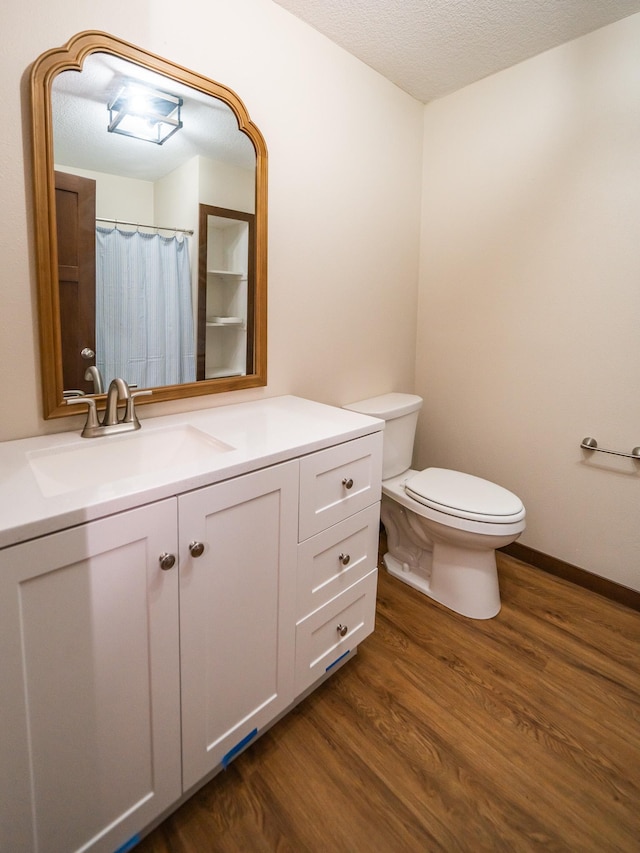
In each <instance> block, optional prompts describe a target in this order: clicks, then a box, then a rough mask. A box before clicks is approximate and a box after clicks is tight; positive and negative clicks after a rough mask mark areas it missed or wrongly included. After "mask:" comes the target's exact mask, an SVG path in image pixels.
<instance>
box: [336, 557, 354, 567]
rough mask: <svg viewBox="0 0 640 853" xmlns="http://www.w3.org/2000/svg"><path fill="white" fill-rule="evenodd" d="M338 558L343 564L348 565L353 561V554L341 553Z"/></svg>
mask: <svg viewBox="0 0 640 853" xmlns="http://www.w3.org/2000/svg"><path fill="white" fill-rule="evenodd" d="M338 559H339V560H340V562H341V563H342V565H343V566H348V565H349V563H350V562H351V555H350V554H340V556H339V557H338Z"/></svg>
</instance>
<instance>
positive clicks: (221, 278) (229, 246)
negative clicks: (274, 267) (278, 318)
mask: <svg viewBox="0 0 640 853" xmlns="http://www.w3.org/2000/svg"><path fill="white" fill-rule="evenodd" d="M200 209H201V215H200V221H201V223H202V224H203V225H204V223H205V222H206V227H204V228H201V237H200V252H201V262H200V281H199V287H198V298H199V300H200V301H201V304H200V305H199V329H198V332H199V334H198V339H199V340H198V353H199V357H198V379H216V378H220V377H226V376H245V375H246V374H247V373H250V372H252V370H253V365H252V360H253V354H252V344H251V342H252V340H253V334H252V328H251V326H252V323H253V277H254V274H253V258H252V254H251V246H252V240H251V232H252V229H253V220H254V216H253V214H249V213H243V212H241V211H235V210H228V209H225V208H217V207H212V206H209V205H201V206H200Z"/></svg>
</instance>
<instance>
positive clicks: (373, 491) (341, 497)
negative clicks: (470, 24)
mask: <svg viewBox="0 0 640 853" xmlns="http://www.w3.org/2000/svg"><path fill="white" fill-rule="evenodd" d="M381 483H382V432H376V433H373V434H372V435H366V436H364V437H363V438H357V439H354V440H353V441H347V442H345V443H344V444H339V445H337V446H336V447H330V448H328V449H327V450H320V451H318V453H312V454H310V455H309V456H305V457H304V458H303V459H301V460H300V516H299V528H298V529H299V536H298V538H299V541H300V542H303V541H304V540H305V539H308V538H309V537H310V536H314V535H315V534H316V533H320V531H321V530H324V529H325V528H326V527H331V525H333V524H337V523H338V522H339V521H342V520H343V519H345V518H347V517H348V516H350V515H353V514H354V513H356V512H359V511H360V510H361V509H364V508H365V507H367V506H370V505H371V504H373V503H376V502H377V501H379V500H380V492H381Z"/></svg>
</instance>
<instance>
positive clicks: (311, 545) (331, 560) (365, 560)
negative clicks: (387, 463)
mask: <svg viewBox="0 0 640 853" xmlns="http://www.w3.org/2000/svg"><path fill="white" fill-rule="evenodd" d="M379 529H380V504H379V503H375V504H373V505H372V506H369V507H367V508H366V509H363V510H362V511H361V512H358V513H356V514H355V515H352V516H350V517H349V518H347V519H345V521H341V522H340V523H339V524H334V526H333V527H330V528H329V529H328V530H323V531H322V533H318V534H316V535H315V536H312V537H311V538H310V539H306V540H305V541H304V542H302V543H301V544H300V545H298V584H297V601H296V617H297V618H298V619H302V618H303V617H304V616H306V615H307V614H309V613H311V612H312V611H313V610H317V609H318V608H319V607H322V606H323V605H324V604H326V603H327V602H328V601H330V600H331V599H332V598H335V597H336V596H337V595H340V593H342V592H344V591H345V590H346V589H347V588H348V587H350V586H352V585H353V584H354V583H356V581H359V580H360V579H361V578H363V577H364V576H365V575H366V574H368V573H369V572H370V571H371V570H372V569H375V567H376V563H377V562H378V533H379Z"/></svg>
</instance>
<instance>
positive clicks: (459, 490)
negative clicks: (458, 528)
mask: <svg viewBox="0 0 640 853" xmlns="http://www.w3.org/2000/svg"><path fill="white" fill-rule="evenodd" d="M404 488H405V491H406V493H407V494H408V495H409V496H410V497H412V498H413V499H414V500H416V501H419V502H420V503H422V504H424V505H425V506H428V507H431V508H432V509H435V510H439V511H440V512H445V513H447V514H448V515H455V516H457V517H458V518H468V519H471V520H474V521H489V522H491V521H492V522H495V523H505V522H514V521H519V520H520V519H521V518H524V507H523V505H522V501H521V500H520V498H518V497H517V496H516V495H514V494H513V492H510V491H508V490H507V489H503V488H502V486H497V485H496V484H495V483H491V482H489V481H488V480H483V479H481V478H480V477H474V476H472V475H471V474H463V473H462V472H461V471H450V470H448V469H446V468H426V469H425V470H424V471H420V473H418V474H414V475H413V476H412V477H410V478H409V479H408V480H407V481H406V483H405V484H404Z"/></svg>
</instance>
